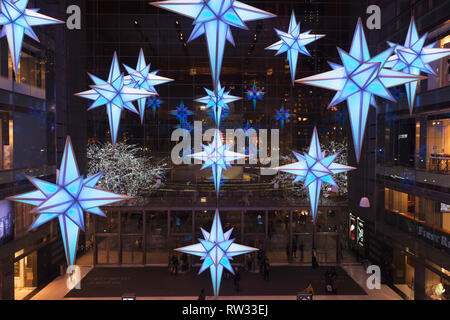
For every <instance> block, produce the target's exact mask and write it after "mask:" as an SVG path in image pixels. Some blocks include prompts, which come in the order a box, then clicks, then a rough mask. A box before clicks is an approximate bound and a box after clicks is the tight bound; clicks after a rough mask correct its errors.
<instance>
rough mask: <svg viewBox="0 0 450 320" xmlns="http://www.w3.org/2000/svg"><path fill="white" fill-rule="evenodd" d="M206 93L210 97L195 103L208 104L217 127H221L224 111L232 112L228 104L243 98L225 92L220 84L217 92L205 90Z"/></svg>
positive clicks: (207, 107)
mask: <svg viewBox="0 0 450 320" xmlns="http://www.w3.org/2000/svg"><path fill="white" fill-rule="evenodd" d="M205 91H206V93H207V94H208V95H207V96H206V97H203V98H200V99H197V100H195V101H197V102H200V103H204V104H206V109H210V110H212V111H213V113H214V120H215V121H216V124H217V126H220V120H221V119H222V111H224V110H225V111H226V110H230V107H229V106H228V104H229V103H232V102H235V101H238V100H240V99H241V98H239V97H235V96H232V95H230V91H225V88H222V86H221V85H220V83H219V85H218V88H217V90H208V89H206V88H205Z"/></svg>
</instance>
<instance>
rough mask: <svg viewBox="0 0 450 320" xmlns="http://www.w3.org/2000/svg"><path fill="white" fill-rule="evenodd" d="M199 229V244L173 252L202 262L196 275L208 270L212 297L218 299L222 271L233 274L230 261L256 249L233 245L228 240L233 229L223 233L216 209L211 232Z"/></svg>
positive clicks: (232, 240) (230, 240)
mask: <svg viewBox="0 0 450 320" xmlns="http://www.w3.org/2000/svg"><path fill="white" fill-rule="evenodd" d="M200 229H201V230H202V234H203V238H204V240H203V239H199V241H200V243H197V244H193V245H190V246H187V247H183V248H179V249H175V251H179V252H183V253H187V254H191V255H194V256H198V257H200V258H201V260H203V264H202V266H201V268H200V271H199V272H198V274H200V273H202V272H203V271H205V270H206V269H208V268H209V269H210V272H211V280H212V284H213V289H214V296H215V297H218V296H219V291H220V283H221V280H222V273H223V269H224V268H225V269H226V270H228V271H229V272H231V273H232V274H234V270H233V267H232V265H231V263H230V260H233V257H235V256H238V255H241V254H246V253H250V252H254V251H258V249H256V248H252V247H248V246H243V245H241V244H236V243H234V239H230V237H231V233H232V232H233V229H231V230H228V231H227V232H223V227H222V222H221V221H220V214H219V210H218V209H216V213H215V214H214V220H213V224H212V226H211V231H210V232H207V231H205V230H204V229H203V228H200Z"/></svg>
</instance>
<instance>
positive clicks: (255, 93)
mask: <svg viewBox="0 0 450 320" xmlns="http://www.w3.org/2000/svg"><path fill="white" fill-rule="evenodd" d="M263 97H264V92H263V91H262V89H260V90H258V89H257V88H256V82H254V83H253V88H252V90H247V98H248V101H253V109H254V110H255V111H256V103H257V102H258V100H259V101H262V99H263Z"/></svg>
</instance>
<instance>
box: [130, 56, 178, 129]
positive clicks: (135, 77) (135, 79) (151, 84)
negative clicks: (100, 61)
mask: <svg viewBox="0 0 450 320" xmlns="http://www.w3.org/2000/svg"><path fill="white" fill-rule="evenodd" d="M124 67H125V69H126V70H127V72H128V76H126V77H125V78H124V80H125V85H126V86H129V87H132V88H136V89H141V90H145V91H149V92H152V93H154V94H156V95H157V94H158V92H157V91H156V89H155V86H157V85H160V84H163V83H167V82H171V81H173V79H169V78H164V77H161V76H158V75H157V73H158V71H153V72H150V64H148V65H147V63H146V62H145V56H144V50H142V49H141V51H140V52H139V59H138V62H137V66H136V69H133V68H131V67H129V66H127V65H124ZM146 102H147V98H146V97H145V98H141V99H139V100H138V106H139V114H140V116H141V124H143V123H144V117H145V108H146Z"/></svg>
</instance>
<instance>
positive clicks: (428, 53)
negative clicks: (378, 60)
mask: <svg viewBox="0 0 450 320" xmlns="http://www.w3.org/2000/svg"><path fill="white" fill-rule="evenodd" d="M427 37H428V33H425V34H424V35H423V36H422V37H421V38H419V33H418V32H417V28H416V24H415V23H414V17H412V18H411V23H410V25H409V29H408V34H407V36H406V40H405V44H404V45H403V46H401V45H397V44H394V43H391V42H388V43H389V45H390V46H391V47H394V48H395V53H396V55H394V56H392V57H390V58H389V59H388V61H387V62H386V65H385V67H386V68H392V70H401V71H403V72H407V73H411V74H415V75H420V72H421V71H423V72H425V73H427V74H433V75H436V72H434V70H433V68H432V67H431V66H430V65H429V63H430V62H433V61H436V60H439V59H442V58H444V57H446V56H448V55H450V49H449V48H434V45H435V44H434V43H432V44H430V45H428V46H424V44H425V41H426V39H427ZM418 84H419V81H413V82H411V83H406V84H405V87H406V95H407V97H408V105H409V112H410V113H411V114H412V112H413V109H414V104H415V100H416V94H417V86H418Z"/></svg>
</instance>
